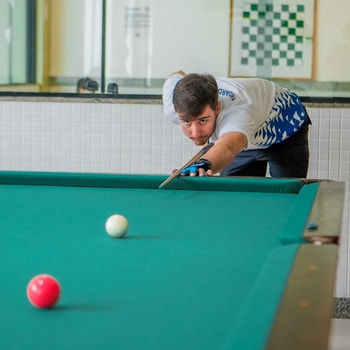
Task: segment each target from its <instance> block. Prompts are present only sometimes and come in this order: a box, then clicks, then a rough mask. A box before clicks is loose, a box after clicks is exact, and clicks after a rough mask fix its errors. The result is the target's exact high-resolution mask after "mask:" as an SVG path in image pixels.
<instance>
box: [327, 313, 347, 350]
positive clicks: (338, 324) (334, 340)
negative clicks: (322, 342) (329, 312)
mask: <svg viewBox="0 0 350 350" xmlns="http://www.w3.org/2000/svg"><path fill="white" fill-rule="evenodd" d="M329 350H350V319H339V318H334V319H333V320H332V331H331V337H330V345H329Z"/></svg>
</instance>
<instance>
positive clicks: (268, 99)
mask: <svg viewBox="0 0 350 350" xmlns="http://www.w3.org/2000/svg"><path fill="white" fill-rule="evenodd" d="M163 104H164V112H165V115H166V116H167V117H168V118H169V119H170V120H171V121H172V122H174V123H176V124H180V126H181V128H182V130H183V132H184V134H185V135H186V136H187V137H189V138H190V139H191V140H192V141H193V142H194V143H195V144H196V145H198V146H204V145H205V144H206V143H207V142H213V143H214V146H213V147H212V148H211V149H210V150H209V151H208V152H207V153H206V154H205V156H204V159H201V160H200V161H198V162H197V163H195V164H194V165H193V166H192V167H190V168H187V169H185V171H183V173H182V174H183V175H191V176H198V175H199V176H204V175H209V176H210V175H213V174H215V173H220V175H221V176H229V175H232V176H265V175H266V169H267V163H268V164H269V171H270V176H273V177H297V178H305V177H306V175H307V171H308V165H309V146H308V130H309V124H310V123H311V122H310V119H309V117H308V115H307V113H306V111H305V109H304V107H303V105H302V103H301V101H300V99H299V97H298V96H297V95H296V94H295V93H294V92H292V91H289V90H287V89H284V88H282V87H280V86H278V85H276V84H274V83H273V82H270V81H268V80H263V79H258V78H219V77H215V78H214V77H213V76H211V75H200V74H185V73H184V72H182V71H179V72H176V73H173V74H172V75H170V77H169V78H168V79H167V80H166V82H165V84H164V86H163Z"/></svg>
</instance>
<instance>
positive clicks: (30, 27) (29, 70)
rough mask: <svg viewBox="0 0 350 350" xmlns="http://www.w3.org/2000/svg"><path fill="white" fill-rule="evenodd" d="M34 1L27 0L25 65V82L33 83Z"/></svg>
mask: <svg viewBox="0 0 350 350" xmlns="http://www.w3.org/2000/svg"><path fill="white" fill-rule="evenodd" d="M35 33H36V2H35V0H28V1H27V40H26V45H27V50H26V51H27V64H26V65H27V67H26V82H27V83H35V78H36V77H35V75H36V74H35V72H36V69H35V68H36V67H35V55H36V54H35V50H36V38H35Z"/></svg>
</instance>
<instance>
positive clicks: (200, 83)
mask: <svg viewBox="0 0 350 350" xmlns="http://www.w3.org/2000/svg"><path fill="white" fill-rule="evenodd" d="M217 103H218V85H217V83H216V80H215V78H214V77H213V76H212V75H205V74H195V73H192V74H188V75H186V76H185V77H183V78H182V79H181V80H179V81H178V83H177V84H176V86H175V89H174V93H173V104H174V108H175V111H176V112H177V113H180V114H182V117H184V118H185V119H193V118H195V117H197V116H199V115H200V114H201V113H202V111H203V109H204V108H205V107H206V106H207V105H209V106H210V108H212V109H213V110H214V109H215V108H216V105H217Z"/></svg>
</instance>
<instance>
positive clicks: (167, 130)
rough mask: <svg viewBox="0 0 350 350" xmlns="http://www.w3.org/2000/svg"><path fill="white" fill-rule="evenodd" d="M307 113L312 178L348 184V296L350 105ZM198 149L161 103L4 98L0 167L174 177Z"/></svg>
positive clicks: (340, 286)
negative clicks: (164, 110)
mask: <svg viewBox="0 0 350 350" xmlns="http://www.w3.org/2000/svg"><path fill="white" fill-rule="evenodd" d="M308 111H309V114H310V117H311V119H312V121H313V126H312V127H311V130H310V151H311V162H310V171H309V177H310V178H322V179H332V180H337V181H345V182H346V186H347V187H346V198H345V208H344V220H343V230H342V236H341V245H340V258H339V264H338V280H337V288H336V291H335V294H336V296H338V297H350V266H349V258H350V247H349V245H350V244H349V227H350V225H349V220H350V219H349V183H350V107H349V108H308ZM198 149H199V148H198V147H196V146H193V145H192V143H191V142H190V141H189V140H187V139H186V138H185V137H184V136H183V135H182V133H181V131H180V129H179V127H177V126H175V125H173V124H171V123H170V122H169V121H168V120H166V119H165V118H164V117H163V112H162V106H161V104H159V103H157V102H155V103H154V104H142V103H137V104H112V103H110V104H109V103H88V102H85V103H77V102H64V103H58V102H17V101H0V170H27V171H57V172H61V171H63V172H103V173H143V174H170V173H171V171H172V169H174V168H178V167H179V166H181V165H182V164H183V163H184V162H186V161H187V160H188V159H189V158H191V157H192V156H193V154H194V153H196V152H197V151H198Z"/></svg>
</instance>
